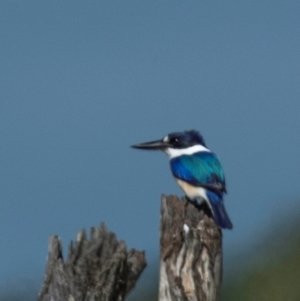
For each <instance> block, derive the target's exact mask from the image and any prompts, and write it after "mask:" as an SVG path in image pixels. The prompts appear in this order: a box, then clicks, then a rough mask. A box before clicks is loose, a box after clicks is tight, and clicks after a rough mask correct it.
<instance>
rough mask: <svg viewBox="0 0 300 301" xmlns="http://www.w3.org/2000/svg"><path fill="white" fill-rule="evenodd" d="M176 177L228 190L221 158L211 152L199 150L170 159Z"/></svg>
mask: <svg viewBox="0 0 300 301" xmlns="http://www.w3.org/2000/svg"><path fill="white" fill-rule="evenodd" d="M170 165H171V170H172V173H173V175H174V177H175V178H178V179H180V180H183V181H185V182H188V183H190V184H191V185H194V186H200V187H203V188H206V189H209V190H212V191H218V192H226V184H225V176H224V171H223V168H222V166H221V164H220V161H219V159H218V158H217V156H216V155H215V154H214V153H211V152H198V153H195V154H193V155H183V156H179V157H175V158H173V159H171V160H170Z"/></svg>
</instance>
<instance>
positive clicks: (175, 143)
mask: <svg viewBox="0 0 300 301" xmlns="http://www.w3.org/2000/svg"><path fill="white" fill-rule="evenodd" d="M162 141H164V142H167V143H168V144H169V145H170V147H172V148H175V149H183V148H188V147H191V146H194V145H202V146H204V147H206V145H205V142H204V139H203V137H202V136H201V134H200V133H199V132H197V131H195V130H191V131H184V132H176V133H171V134H169V135H167V136H165V137H164V138H163V139H162Z"/></svg>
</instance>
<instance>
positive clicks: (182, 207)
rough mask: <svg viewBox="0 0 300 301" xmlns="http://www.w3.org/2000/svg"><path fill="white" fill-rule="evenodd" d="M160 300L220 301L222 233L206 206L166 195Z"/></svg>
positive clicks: (161, 227) (164, 197) (163, 213)
mask: <svg viewBox="0 0 300 301" xmlns="http://www.w3.org/2000/svg"><path fill="white" fill-rule="evenodd" d="M160 253H161V255H160V256H161V257H160V283H159V301H175V300H176V301H217V300H218V297H219V293H220V285H221V278H222V232H221V230H220V229H219V228H218V227H217V226H216V225H215V223H214V221H213V219H212V218H211V216H210V211H209V210H208V208H207V206H206V205H205V204H203V205H201V206H199V207H198V208H196V207H195V205H194V204H192V203H191V202H189V201H187V200H186V199H185V198H183V199H181V200H180V199H178V197H176V196H173V195H171V196H164V195H163V196H162V203H161V225H160Z"/></svg>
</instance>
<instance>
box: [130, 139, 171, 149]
mask: <svg viewBox="0 0 300 301" xmlns="http://www.w3.org/2000/svg"><path fill="white" fill-rule="evenodd" d="M169 146H170V145H169V143H167V142H164V141H163V140H156V141H150V142H145V143H139V144H135V145H132V146H131V147H132V148H138V149H145V150H163V149H165V148H167V147H169Z"/></svg>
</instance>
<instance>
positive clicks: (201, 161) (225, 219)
mask: <svg viewBox="0 0 300 301" xmlns="http://www.w3.org/2000/svg"><path fill="white" fill-rule="evenodd" d="M131 147H132V148H135V149H142V150H162V151H163V152H165V153H166V154H167V155H168V156H169V162H170V167H171V171H172V174H173V177H174V178H175V180H176V182H177V184H178V185H179V187H180V188H181V189H182V190H183V191H184V193H185V195H186V196H187V198H188V199H189V200H191V201H196V202H197V203H198V204H199V203H202V202H206V203H207V204H208V207H209V208H210V211H211V213H212V217H213V219H214V221H215V223H216V225H217V226H218V227H219V228H222V229H232V227H233V225H232V222H231V220H230V218H229V216H228V214H227V212H226V209H225V206H224V199H223V197H224V194H225V193H227V191H226V182H225V175H224V170H223V167H222V165H221V163H220V161H219V159H218V157H217V156H216V154H214V153H213V152H212V151H211V150H210V149H209V148H208V147H207V146H206V144H205V141H204V138H203V136H202V135H201V134H200V133H199V132H198V131H196V130H189V131H183V132H174V133H170V134H168V135H166V136H164V137H163V138H162V139H160V140H155V141H150V142H145V143H139V144H135V145H132V146H131Z"/></svg>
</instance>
